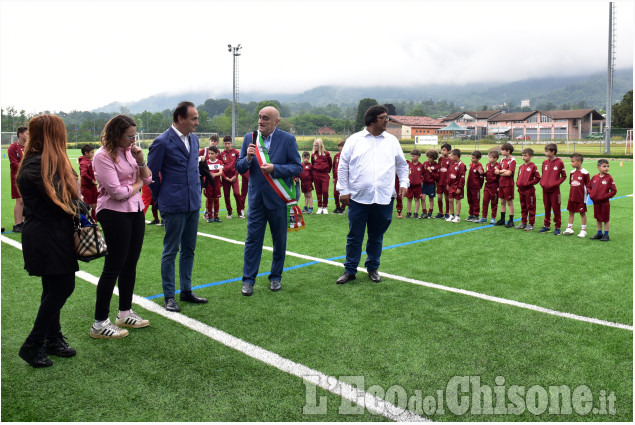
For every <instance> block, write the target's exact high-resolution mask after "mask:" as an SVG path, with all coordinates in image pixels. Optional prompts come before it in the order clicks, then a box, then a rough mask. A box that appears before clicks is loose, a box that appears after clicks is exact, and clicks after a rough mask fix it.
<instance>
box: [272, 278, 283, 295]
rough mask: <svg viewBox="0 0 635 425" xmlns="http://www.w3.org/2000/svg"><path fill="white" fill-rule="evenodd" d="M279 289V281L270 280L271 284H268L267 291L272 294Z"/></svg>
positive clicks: (280, 286)
mask: <svg viewBox="0 0 635 425" xmlns="http://www.w3.org/2000/svg"><path fill="white" fill-rule="evenodd" d="M280 288H282V285H280V281H279V280H272V281H271V282H269V289H271V290H272V291H273V292H278V291H279V290H280Z"/></svg>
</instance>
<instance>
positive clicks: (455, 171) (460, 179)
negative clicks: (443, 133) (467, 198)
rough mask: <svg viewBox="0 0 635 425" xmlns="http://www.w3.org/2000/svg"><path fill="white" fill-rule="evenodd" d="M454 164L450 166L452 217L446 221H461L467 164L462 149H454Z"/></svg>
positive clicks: (449, 194) (452, 156)
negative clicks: (464, 161) (462, 158)
mask: <svg viewBox="0 0 635 425" xmlns="http://www.w3.org/2000/svg"><path fill="white" fill-rule="evenodd" d="M450 158H452V164H451V165H450V167H449V168H448V196H449V198H450V217H449V218H446V219H445V221H449V222H452V223H458V222H460V221H461V199H463V196H464V194H465V190H464V189H465V170H466V167H465V164H464V163H463V162H461V151H460V150H459V149H452V152H451V154H450Z"/></svg>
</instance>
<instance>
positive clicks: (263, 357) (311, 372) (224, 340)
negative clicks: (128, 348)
mask: <svg viewBox="0 0 635 425" xmlns="http://www.w3.org/2000/svg"><path fill="white" fill-rule="evenodd" d="M0 240H2V242H4V243H6V244H8V245H11V246H13V247H15V248H17V249H19V250H22V244H20V243H19V242H16V241H14V240H13V239H10V238H7V237H6V236H0ZM75 275H76V276H77V277H79V278H80V279H82V280H85V281H86V282H89V283H92V284H93V285H97V282H98V281H99V279H98V278H97V277H96V276H93V275H92V274H90V273H87V272H84V271H82V270H80V271H78V272H76V273H75ZM114 294H115V295H117V296H118V295H119V290H118V288H117V287H115V289H114ZM132 302H133V304H136V305H138V306H140V307H142V308H144V309H146V310H148V311H151V312H153V313H155V314H158V315H159V316H163V317H165V318H167V319H169V320H172V321H174V322H176V323H179V324H181V325H183V326H185V327H187V328H190V329H192V330H193V331H196V332H198V333H200V334H203V335H205V336H207V337H208V338H211V339H213V340H214V341H217V342H219V343H221V344H223V345H225V346H227V347H229V348H232V349H234V350H236V351H240V352H241V353H243V354H245V355H247V356H249V357H252V358H254V359H256V360H259V361H261V362H263V363H266V364H268V365H270V366H273V367H275V368H276V369H279V370H281V371H283V372H286V373H288V374H290V375H294V376H297V377H298V378H302V379H303V380H304V381H306V382H310V383H312V384H314V385H316V386H318V387H320V388H323V389H325V390H326V391H329V392H331V393H333V394H335V395H338V396H340V397H342V398H344V399H346V400H349V401H351V402H353V403H356V404H358V405H360V406H362V407H364V408H365V409H367V410H368V411H370V412H373V413H375V414H380V415H382V416H384V417H386V418H388V419H390V420H394V421H400V422H423V421H430V420H429V419H427V418H424V417H421V416H419V415H417V414H415V413H413V412H411V411H409V410H407V409H405V408H401V407H398V406H395V405H394V404H392V403H389V402H387V401H385V400H383V399H381V398H379V397H376V396H373V395H371V394H369V393H367V392H365V391H363V390H359V389H357V388H355V387H353V386H352V385H350V384H347V383H346V382H343V381H340V380H338V379H337V378H335V377H332V376H329V375H326V374H324V373H322V372H320V371H318V370H315V369H311V368H309V367H308V366H305V365H303V364H300V363H296V362H294V361H291V360H289V359H286V358H284V357H281V356H280V355H278V354H276V353H274V352H272V351H269V350H266V349H264V348H262V347H259V346H257V345H254V344H251V343H249V342H246V341H243V340H242V339H240V338H237V337H235V336H233V335H230V334H228V333H227V332H223V331H221V330H220V329H216V328H214V327H212V326H209V325H207V324H205V323H202V322H199V321H198V320H194V319H192V318H190V317H188V316H185V315H183V314H181V313H174V312H169V311H167V310H165V308H163V307H161V306H159V305H158V304H156V303H154V302H152V301H150V300H147V299H145V298H143V297H140V296H138V295H133V297H132Z"/></svg>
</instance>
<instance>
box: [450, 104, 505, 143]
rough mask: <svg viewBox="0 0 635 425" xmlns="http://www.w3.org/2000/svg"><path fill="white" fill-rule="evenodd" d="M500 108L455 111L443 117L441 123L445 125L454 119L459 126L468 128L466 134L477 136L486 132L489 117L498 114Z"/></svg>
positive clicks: (479, 136)
mask: <svg viewBox="0 0 635 425" xmlns="http://www.w3.org/2000/svg"><path fill="white" fill-rule="evenodd" d="M501 113H502V112H501V111H500V110H496V111H464V112H455V113H453V114H450V115H448V116H447V117H445V118H443V119H442V121H443V124H445V125H446V126H447V125H448V124H450V122H452V121H454V122H455V123H457V124H458V125H460V126H461V127H464V128H466V129H467V130H469V132H468V133H467V134H469V135H476V136H477V137H478V138H481V137H484V136H486V135H487V134H488V122H487V120H489V119H490V118H493V117H496V116H498V115H500V114H501Z"/></svg>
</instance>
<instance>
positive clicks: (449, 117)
mask: <svg viewBox="0 0 635 425" xmlns="http://www.w3.org/2000/svg"><path fill="white" fill-rule="evenodd" d="M464 113H465V112H455V113H453V114H450V115H448V116H447V117H445V118H443V119H442V121H454V120H455V119H457V118H458V117H459V116H460V115H463V114H464Z"/></svg>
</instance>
